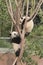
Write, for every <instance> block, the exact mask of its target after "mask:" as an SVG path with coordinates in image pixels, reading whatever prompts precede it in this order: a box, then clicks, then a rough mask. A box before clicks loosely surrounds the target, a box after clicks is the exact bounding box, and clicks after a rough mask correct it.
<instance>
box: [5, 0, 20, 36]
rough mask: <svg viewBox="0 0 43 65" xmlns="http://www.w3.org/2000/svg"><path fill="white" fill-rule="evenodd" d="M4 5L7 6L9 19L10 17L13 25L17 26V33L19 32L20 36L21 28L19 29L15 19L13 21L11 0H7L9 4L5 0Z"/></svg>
mask: <svg viewBox="0 0 43 65" xmlns="http://www.w3.org/2000/svg"><path fill="white" fill-rule="evenodd" d="M6 5H7V8H8V12H9V14H10V16H11V19H12V21H13V23H14V25H15V27H16V28H17V31H18V33H19V34H20V36H21V30H20V28H19V26H18V24H16V21H15V19H14V17H13V11H12V5H11V1H10V0H9V4H8V1H7V0H6Z"/></svg>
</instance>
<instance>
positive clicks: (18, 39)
mask: <svg viewBox="0 0 43 65" xmlns="http://www.w3.org/2000/svg"><path fill="white" fill-rule="evenodd" d="M10 38H11V43H16V44H20V42H21V37H20V35H19V34H18V32H16V31H13V32H12V33H11V34H10Z"/></svg>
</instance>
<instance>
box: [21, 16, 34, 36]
mask: <svg viewBox="0 0 43 65" xmlns="http://www.w3.org/2000/svg"><path fill="white" fill-rule="evenodd" d="M28 19H29V17H27V23H26V26H25V34H28V33H30V32H31V31H32V29H33V27H34V22H33V20H30V21H28ZM25 20H26V16H24V17H22V18H21V19H20V25H21V27H22V29H23V25H24V23H23V22H25ZM27 36H28V35H27Z"/></svg>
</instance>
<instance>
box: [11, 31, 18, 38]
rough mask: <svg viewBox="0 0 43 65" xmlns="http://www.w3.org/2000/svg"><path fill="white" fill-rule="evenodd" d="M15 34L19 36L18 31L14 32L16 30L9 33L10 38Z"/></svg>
mask: <svg viewBox="0 0 43 65" xmlns="http://www.w3.org/2000/svg"><path fill="white" fill-rule="evenodd" d="M17 36H19V35H18V32H16V31H13V32H11V33H10V37H11V38H15V37H17Z"/></svg>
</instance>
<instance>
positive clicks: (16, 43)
mask: <svg viewBox="0 0 43 65" xmlns="http://www.w3.org/2000/svg"><path fill="white" fill-rule="evenodd" d="M10 35H11V36H10V37H11V43H12V45H13V49H14V51H15V55H16V57H18V56H19V55H20V42H21V38H20V36H19V34H18V32H15V31H13V32H12V33H11V34H10Z"/></svg>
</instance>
